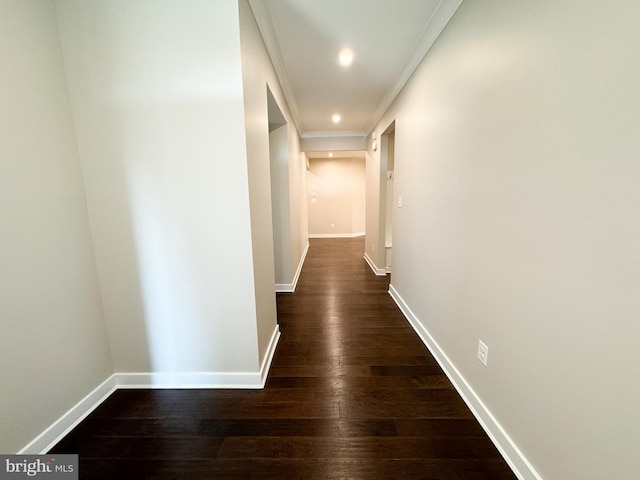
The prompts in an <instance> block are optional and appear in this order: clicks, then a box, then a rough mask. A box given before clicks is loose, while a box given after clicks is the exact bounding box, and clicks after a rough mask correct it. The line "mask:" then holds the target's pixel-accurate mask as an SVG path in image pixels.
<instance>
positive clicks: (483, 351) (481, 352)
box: [478, 340, 489, 367]
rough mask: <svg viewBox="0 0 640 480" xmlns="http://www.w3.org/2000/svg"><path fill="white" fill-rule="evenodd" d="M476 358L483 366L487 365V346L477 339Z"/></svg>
mask: <svg viewBox="0 0 640 480" xmlns="http://www.w3.org/2000/svg"><path fill="white" fill-rule="evenodd" d="M478 360H480V363H482V364H483V365H484V366H485V367H486V366H487V361H488V360H489V347H487V345H486V344H485V343H484V342H483V341H482V340H478Z"/></svg>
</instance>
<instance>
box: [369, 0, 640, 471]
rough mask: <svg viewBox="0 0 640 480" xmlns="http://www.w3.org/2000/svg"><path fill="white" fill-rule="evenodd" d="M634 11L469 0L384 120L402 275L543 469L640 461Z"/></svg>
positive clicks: (429, 325) (395, 278)
mask: <svg viewBox="0 0 640 480" xmlns="http://www.w3.org/2000/svg"><path fill="white" fill-rule="evenodd" d="M639 16H640V4H638V3H637V2H632V1H622V0H616V1H612V2H606V3H603V2H554V1H549V0H545V1H537V2H524V1H518V2H513V1H498V0H487V1H483V2H464V3H463V4H462V6H461V7H460V9H459V10H458V12H457V13H456V14H455V16H454V17H453V19H452V21H451V22H450V23H449V25H448V26H447V27H446V28H445V30H444V32H443V34H442V36H441V37H440V38H439V40H438V41H437V42H436V44H435V46H434V47H433V48H432V50H431V51H430V52H429V53H428V54H427V56H426V57H425V59H424V60H423V62H422V63H421V65H420V66H419V67H418V69H417V71H416V72H415V73H414V75H413V77H412V78H411V79H410V81H409V82H408V83H407V85H406V86H405V88H404V89H403V90H402V92H401V94H400V96H399V97H398V98H397V99H396V100H395V102H394V103H393V104H392V106H391V107H390V109H389V110H388V111H387V113H386V114H385V115H384V117H383V118H382V119H381V121H380V123H379V125H378V126H377V127H376V130H377V131H378V132H380V131H381V130H384V128H386V126H387V125H389V124H390V123H391V122H392V121H393V120H394V119H395V121H396V138H395V140H396V151H395V153H396V156H395V185H394V188H395V191H396V196H402V197H403V208H401V209H400V208H396V210H395V212H394V232H393V255H394V264H393V274H392V277H391V281H392V286H393V287H394V288H395V289H396V290H397V292H399V294H400V295H401V297H402V298H403V299H404V300H405V302H406V304H407V305H408V307H409V308H410V309H411V310H412V312H413V313H414V314H415V316H416V317H417V319H418V320H419V321H420V322H421V323H422V325H423V326H424V327H425V328H426V330H427V331H428V332H429V333H430V334H431V336H432V337H433V339H434V340H435V341H436V342H437V343H438V344H439V345H440V347H441V348H442V350H443V351H444V353H445V354H446V356H447V357H448V358H449V360H450V361H451V362H452V364H453V365H454V366H455V367H456V368H457V369H458V371H459V372H460V374H461V375H462V376H463V377H464V379H465V380H466V381H467V382H468V384H469V385H470V387H471V388H472V389H473V390H474V391H475V392H476V394H477V395H478V397H479V398H480V399H481V401H482V402H484V404H485V405H486V407H487V408H488V410H489V411H490V412H491V413H492V414H493V415H494V417H495V419H496V420H497V421H498V423H499V424H500V425H501V426H502V427H503V428H504V430H505V432H506V433H507V434H508V435H509V436H510V437H511V439H512V440H513V442H514V443H515V444H516V445H517V447H519V449H520V450H521V452H522V453H523V455H524V456H525V457H526V459H528V461H529V462H530V463H531V465H532V466H533V467H534V469H535V470H537V472H538V474H539V475H540V477H542V478H547V479H560V478H562V479H565V478H580V479H584V480H589V479H592V480H595V479H602V478H616V479H626V480H631V479H635V478H637V475H638V461H637V455H636V447H637V443H638V442H637V440H638V431H640V414H639V413H638V408H637V401H636V399H637V398H638V396H639V395H640V384H639V383H638V382H637V381H635V379H637V378H640V366H639V363H638V362H637V361H636V359H635V355H634V353H635V350H636V345H637V339H638V338H640V322H638V318H640V295H638V292H639V291H640V290H639V288H640V250H639V249H638V245H640V222H639V221H638V220H639V219H638V211H639V210H638V205H640V168H639V165H640V164H639V163H638V157H639V156H640V136H639V135H638V133H637V131H638V125H639V117H638V112H640V95H639V94H638V88H637V86H638V85H639V84H640V69H638V67H637V52H636V50H637V48H636V47H637V45H639V44H640V30H639V29H638V28H637V22H636V19H637V18H638V17H639ZM369 155H370V156H371V157H372V164H374V163H375V162H379V157H376V155H378V154H377V153H376V152H372V151H370V152H369ZM378 166H379V164H378ZM370 180H371V185H375V181H376V179H375V178H371V179H370ZM367 226H368V227H369V223H368V225H367ZM479 339H482V340H483V341H484V342H485V343H486V344H487V345H488V347H489V361H488V366H487V367H484V366H483V365H482V364H481V363H480V362H479V361H478V360H477V359H476V350H477V345H478V340H479ZM531 478H533V477H531Z"/></svg>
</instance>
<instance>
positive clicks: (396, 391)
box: [51, 238, 516, 480]
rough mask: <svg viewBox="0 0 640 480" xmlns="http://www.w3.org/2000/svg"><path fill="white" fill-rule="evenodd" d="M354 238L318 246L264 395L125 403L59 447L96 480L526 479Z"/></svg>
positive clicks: (96, 416)
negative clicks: (463, 396)
mask: <svg viewBox="0 0 640 480" xmlns="http://www.w3.org/2000/svg"><path fill="white" fill-rule="evenodd" d="M363 252H364V243H363V239H362V238H356V239H312V240H311V247H310V250H309V254H308V256H307V260H306V262H305V265H304V268H303V270H302V274H301V277H300V281H299V283H298V287H297V289H296V292H295V293H293V294H282V295H278V318H279V324H280V329H281V331H282V337H281V340H280V343H279V345H278V348H277V351H276V355H275V358H274V361H273V365H272V367H271V371H270V374H269V378H268V381H267V385H266V388H265V389H264V390H118V391H116V392H115V393H114V394H113V395H112V396H111V397H109V398H108V399H107V400H106V401H105V402H104V403H103V404H102V405H101V406H100V407H98V408H97V409H96V410H95V411H94V412H93V413H92V414H91V415H89V417H87V418H86V419H85V420H84V421H83V422H82V423H81V424H80V425H78V427H76V429H75V430H73V431H72V432H71V433H70V434H69V435H68V436H67V437H65V438H64V439H63V440H62V441H61V442H60V443H59V444H58V445H56V446H55V447H54V448H53V449H52V450H51V452H52V453H78V454H79V455H80V473H81V478H83V479H84V478H86V479H98V478H100V479H103V478H104V479H106V478H109V479H113V478H135V479H211V478H220V479H235V478H238V479H240V478H242V479H287V480H289V479H294V478H300V479H312V480H313V479H367V480H374V479H441V480H453V479H460V480H462V479H464V480H467V479H468V480H478V479H487V480H501V479H515V478H516V477H515V476H514V475H513V473H512V472H511V470H510V469H509V467H508V466H507V464H506V463H505V461H504V460H503V459H502V457H501V456H500V455H499V453H498V452H497V450H496V449H495V447H494V446H493V444H492V443H491V441H490V440H489V439H488V437H487V436H486V434H485V433H484V432H483V430H482V429H481V427H480V426H479V425H478V423H477V422H476V420H475V419H474V418H473V416H472V415H471V413H470V412H469V410H468V409H467V407H466V405H465V404H464V402H463V401H462V400H461V399H460V397H459V396H458V394H457V393H456V391H455V390H454V389H453V387H452V386H451V384H450V383H449V381H448V379H447V378H446V376H445V375H444V374H443V373H442V371H441V369H440V368H439V367H438V365H437V363H436V362H435V360H434V359H433V357H432V356H431V355H430V354H429V352H428V350H427V349H426V348H425V347H424V345H423V344H422V343H421V341H420V339H419V338H418V336H417V335H416V334H415V333H414V331H413V330H412V328H411V327H410V325H409V324H408V323H407V321H406V320H405V318H404V317H403V316H402V314H401V313H400V311H399V310H398V308H397V307H396V305H395V304H394V302H393V300H392V299H391V298H390V296H389V295H388V293H387V290H388V278H386V277H376V276H375V275H374V274H373V273H372V272H371V270H370V268H369V267H368V266H367V264H366V263H365V261H364V260H363Z"/></svg>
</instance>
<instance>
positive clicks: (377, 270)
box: [364, 252, 389, 277]
mask: <svg viewBox="0 0 640 480" xmlns="http://www.w3.org/2000/svg"><path fill="white" fill-rule="evenodd" d="M364 259H365V260H366V262H367V263H368V264H369V266H370V267H371V270H373V273H375V274H376V275H378V276H379V277H384V276H385V275H386V274H387V273H389V272H387V269H386V268H378V267H377V266H376V263H375V262H374V261H373V260H372V259H371V257H370V256H369V255H368V254H367V252H364Z"/></svg>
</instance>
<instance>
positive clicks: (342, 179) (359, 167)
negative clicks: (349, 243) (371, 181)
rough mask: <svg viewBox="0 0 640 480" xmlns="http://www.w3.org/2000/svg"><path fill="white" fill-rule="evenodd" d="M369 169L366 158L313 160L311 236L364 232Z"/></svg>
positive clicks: (309, 188) (309, 192) (310, 175)
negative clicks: (367, 171) (366, 186)
mask: <svg viewBox="0 0 640 480" xmlns="http://www.w3.org/2000/svg"><path fill="white" fill-rule="evenodd" d="M365 168H366V165H365V160H364V159H360V158H311V159H309V170H308V172H307V202H308V206H309V234H310V235H338V236H340V235H353V234H361V233H362V232H364V228H365V201H366V197H365V185H366V177H365V174H366V172H365ZM314 200H315V201H314ZM332 224H333V225H334V226H333V227H332V226H331V225H332Z"/></svg>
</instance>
